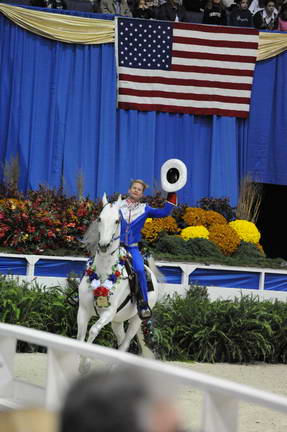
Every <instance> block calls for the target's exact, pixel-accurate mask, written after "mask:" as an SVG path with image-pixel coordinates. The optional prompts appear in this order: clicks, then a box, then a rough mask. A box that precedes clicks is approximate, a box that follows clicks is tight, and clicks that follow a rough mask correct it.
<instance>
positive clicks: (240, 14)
mask: <svg viewBox="0 0 287 432" xmlns="http://www.w3.org/2000/svg"><path fill="white" fill-rule="evenodd" d="M229 25H231V26H235V27H253V16H252V13H251V12H250V10H249V9H248V0H240V3H239V7H236V8H234V9H233V10H232V12H231V13H230V16H229Z"/></svg>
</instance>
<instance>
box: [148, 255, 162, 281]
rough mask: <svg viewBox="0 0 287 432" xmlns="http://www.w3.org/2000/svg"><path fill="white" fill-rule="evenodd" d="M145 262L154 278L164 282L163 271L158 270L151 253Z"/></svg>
mask: <svg viewBox="0 0 287 432" xmlns="http://www.w3.org/2000/svg"><path fill="white" fill-rule="evenodd" d="M147 262H148V266H149V268H150V270H151V271H152V272H153V274H154V275H155V277H156V280H157V281H158V282H159V283H164V282H165V277H164V274H163V273H162V272H161V271H160V270H159V268H158V267H157V266H156V264H155V260H154V258H153V256H152V255H150V256H149V257H148V259H147Z"/></svg>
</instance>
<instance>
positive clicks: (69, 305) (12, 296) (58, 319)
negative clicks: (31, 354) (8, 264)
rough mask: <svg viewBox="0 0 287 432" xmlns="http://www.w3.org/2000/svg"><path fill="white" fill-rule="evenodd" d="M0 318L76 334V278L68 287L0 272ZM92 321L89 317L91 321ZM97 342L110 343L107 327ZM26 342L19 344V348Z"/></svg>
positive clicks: (18, 323) (23, 324) (15, 322)
mask: <svg viewBox="0 0 287 432" xmlns="http://www.w3.org/2000/svg"><path fill="white" fill-rule="evenodd" d="M0 321H1V322H6V323H9V324H16V325H20V326H24V327H29V328H33V329H37V330H42V331H47V332H49V333H54V334H59V335H62V336H67V337H71V338H76V335H77V282H76V281H75V280H73V279H70V280H69V284H68V286H67V288H65V289H63V288H60V287H58V286H54V287H45V286H39V285H37V284H36V283H34V284H33V285H29V284H27V283H25V282H22V283H20V282H18V281H16V280H13V279H12V278H11V277H5V276H1V275H0ZM93 322H95V319H94V320H91V323H90V325H92V323H93ZM97 343H99V344H100V345H106V346H113V345H114V343H115V340H114V336H113V333H112V331H111V328H110V327H106V328H105V329H103V331H102V332H101V334H100V335H99V337H98V338H97ZM25 346H26V345H25V344H24V345H23V344H21V345H20V347H21V350H23V349H26V348H23V347H25Z"/></svg>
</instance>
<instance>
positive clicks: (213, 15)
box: [202, 0, 227, 25]
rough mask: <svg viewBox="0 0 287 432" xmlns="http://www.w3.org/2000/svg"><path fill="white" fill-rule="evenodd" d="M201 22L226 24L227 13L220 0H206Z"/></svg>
mask: <svg viewBox="0 0 287 432" xmlns="http://www.w3.org/2000/svg"><path fill="white" fill-rule="evenodd" d="M202 24H213V25H227V14H226V10H225V7H224V6H223V4H222V2H221V0H208V2H207V4H206V6H205V8H204V13H203V18H202Z"/></svg>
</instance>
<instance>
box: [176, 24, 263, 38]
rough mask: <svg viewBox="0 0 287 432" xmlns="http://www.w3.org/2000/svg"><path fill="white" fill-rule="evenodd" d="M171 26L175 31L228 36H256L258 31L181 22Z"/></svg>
mask: <svg viewBox="0 0 287 432" xmlns="http://www.w3.org/2000/svg"><path fill="white" fill-rule="evenodd" d="M173 25H174V27H175V28H176V29H181V30H195V31H201V32H206V33H221V34H225V35H228V36H229V35H231V34H235V35H238V34H242V35H248V36H252V35H253V36H258V31H257V30H256V29H251V28H247V27H240V29H238V27H224V26H209V25H206V24H186V23H182V22H175V23H174V24H173Z"/></svg>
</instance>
